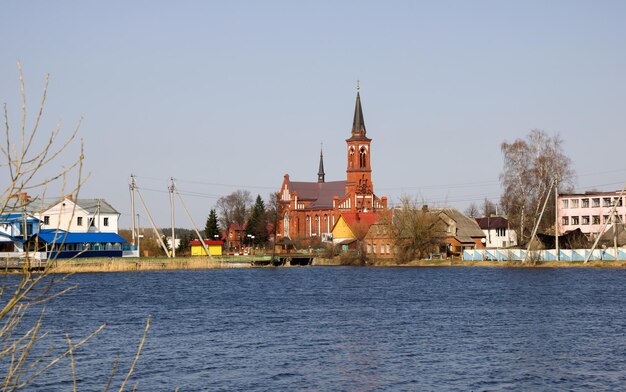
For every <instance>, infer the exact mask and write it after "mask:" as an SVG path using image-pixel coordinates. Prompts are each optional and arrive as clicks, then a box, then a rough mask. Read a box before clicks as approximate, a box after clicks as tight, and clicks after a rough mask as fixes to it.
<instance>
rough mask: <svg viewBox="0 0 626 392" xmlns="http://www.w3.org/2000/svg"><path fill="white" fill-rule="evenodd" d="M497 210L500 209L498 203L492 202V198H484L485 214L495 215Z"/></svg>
mask: <svg viewBox="0 0 626 392" xmlns="http://www.w3.org/2000/svg"><path fill="white" fill-rule="evenodd" d="M497 211H498V207H497V205H496V203H494V202H492V201H491V200H489V199H487V198H486V197H485V200H483V216H491V215H495V214H496V212H497ZM472 218H473V217H472Z"/></svg>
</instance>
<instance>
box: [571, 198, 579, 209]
mask: <svg viewBox="0 0 626 392" xmlns="http://www.w3.org/2000/svg"><path fill="white" fill-rule="evenodd" d="M572 208H578V199H572Z"/></svg>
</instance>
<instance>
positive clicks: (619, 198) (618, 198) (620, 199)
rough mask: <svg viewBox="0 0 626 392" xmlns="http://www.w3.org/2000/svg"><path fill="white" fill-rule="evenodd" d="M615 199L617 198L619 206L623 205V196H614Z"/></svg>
mask: <svg viewBox="0 0 626 392" xmlns="http://www.w3.org/2000/svg"><path fill="white" fill-rule="evenodd" d="M613 200H617V206H618V207H621V206H622V198H621V197H615V198H613Z"/></svg>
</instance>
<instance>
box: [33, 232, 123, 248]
mask: <svg viewBox="0 0 626 392" xmlns="http://www.w3.org/2000/svg"><path fill="white" fill-rule="evenodd" d="M39 238H41V239H42V240H43V241H45V242H47V243H48V244H84V243H100V242H103V243H107V242H111V243H119V244H122V243H125V242H126V240H125V239H124V238H122V237H121V236H119V235H118V234H116V233H69V232H67V231H63V230H56V229H47V230H45V229H44V230H41V232H39Z"/></svg>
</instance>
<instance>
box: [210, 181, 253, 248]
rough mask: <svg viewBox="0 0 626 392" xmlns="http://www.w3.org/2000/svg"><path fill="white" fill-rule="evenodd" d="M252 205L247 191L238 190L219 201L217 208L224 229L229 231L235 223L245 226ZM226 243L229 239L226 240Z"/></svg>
mask: <svg viewBox="0 0 626 392" xmlns="http://www.w3.org/2000/svg"><path fill="white" fill-rule="evenodd" d="M251 204H252V196H251V195H250V192H249V191H245V190H237V191H235V192H233V193H231V194H230V195H228V196H222V197H220V198H219V199H217V203H216V207H217V210H218V212H219V219H220V225H221V226H222V228H223V229H224V230H228V229H229V228H230V226H231V225H232V224H233V223H237V224H239V225H241V226H243V224H244V223H245V222H246V220H247V219H248V213H249V212H250V205H251ZM226 241H229V239H228V238H226ZM229 246H230V244H229Z"/></svg>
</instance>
